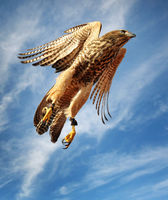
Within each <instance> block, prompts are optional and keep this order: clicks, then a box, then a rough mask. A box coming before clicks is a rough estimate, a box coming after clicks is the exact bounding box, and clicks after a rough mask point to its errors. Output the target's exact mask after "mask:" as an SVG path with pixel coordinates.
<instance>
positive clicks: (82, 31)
mask: <svg viewBox="0 0 168 200" xmlns="http://www.w3.org/2000/svg"><path fill="white" fill-rule="evenodd" d="M100 30H101V23H100V22H91V23H87V24H82V25H79V26H75V27H73V28H70V29H68V30H66V31H65V33H67V34H66V35H63V36H62V37H60V38H58V39H56V40H54V41H51V42H49V43H46V44H43V45H41V46H37V47H35V48H32V49H28V50H27V52H25V53H20V54H19V56H18V58H20V59H22V61H21V63H32V62H33V65H34V66H37V65H40V66H47V65H52V67H53V68H55V69H56V72H60V71H63V70H65V69H67V68H69V67H70V66H71V64H72V62H73V61H74V59H75V58H76V56H77V55H78V54H79V52H80V51H81V49H82V48H83V47H84V45H85V44H86V43H87V41H91V40H93V39H96V38H98V36H99V33H100Z"/></svg>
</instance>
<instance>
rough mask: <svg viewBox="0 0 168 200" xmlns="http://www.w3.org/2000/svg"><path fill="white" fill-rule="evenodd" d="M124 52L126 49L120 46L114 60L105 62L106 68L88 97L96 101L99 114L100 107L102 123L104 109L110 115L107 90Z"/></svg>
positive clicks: (104, 118) (104, 114)
mask: <svg viewBox="0 0 168 200" xmlns="http://www.w3.org/2000/svg"><path fill="white" fill-rule="evenodd" d="M125 53H126V49H125V48H121V49H120V51H119V53H118V55H117V56H116V58H115V59H114V61H113V62H112V63H108V64H107V67H106V69H105V70H104V71H103V73H102V75H101V76H100V78H99V79H98V81H97V83H96V85H95V87H94V89H93V91H92V93H91V96H90V98H93V104H94V103H95V102H96V110H97V114H98V115H99V114H100V109H101V119H102V122H103V123H105V120H106V121H107V120H108V119H107V117H106V113H105V111H107V113H108V115H109V116H110V117H111V115H110V112H109V105H108V98H109V91H110V87H111V83H112V79H113V77H114V75H115V72H116V70H117V68H118V66H119V64H120V63H121V61H122V59H123V58H124V56H125Z"/></svg>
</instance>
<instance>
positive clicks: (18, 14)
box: [0, 0, 168, 200]
mask: <svg viewBox="0 0 168 200" xmlns="http://www.w3.org/2000/svg"><path fill="white" fill-rule="evenodd" d="M167 10H168V2H167V1H164V0H160V1H157V0H148V1H144V0H127V1H125V0H98V1H96V0H85V1H77V0H69V1H65V0H61V1H50V0H48V1H40V0H36V1H32V0H25V1H21V0H20V1H16V0H8V1H6V0H1V1H0V27H1V31H0V53H1V59H0V199H2V200H9V199H13V200H37V199H40V200H46V199H50V200H76V199H81V200H86V199H93V200H99V199H103V200H121V199H124V200H142V199H143V200H167V198H168V156H167V155H168V123H167V122H168V92H167V89H168V78H167V77H168V46H167V44H168V34H167V33H168V24H167V21H168V12H167ZM91 21H101V22H102V24H103V28H102V32H101V35H103V34H104V33H106V32H108V31H111V30H115V29H123V28H124V29H127V30H129V31H131V32H133V33H135V34H136V35H137V37H136V38H134V39H132V40H131V41H129V42H128V44H126V45H125V47H126V48H127V54H126V56H125V58H124V59H123V62H122V63H121V65H120V67H119V68H118V70H117V73H116V75H115V77H114V79H113V84H112V87H111V92H110V99H109V102H110V110H111V114H112V116H113V117H112V119H110V120H109V122H108V123H107V124H106V125H103V124H102V123H101V119H100V118H99V117H98V116H97V114H96V110H95V107H94V106H93V105H92V102H90V101H88V102H87V104H86V105H85V106H84V107H83V108H82V110H81V111H80V113H79V114H78V115H77V117H76V119H77V121H78V124H79V126H78V127H77V135H76V137H75V139H74V141H73V143H72V145H71V146H70V148H69V149H68V150H63V149H62V144H61V140H62V139H63V137H64V136H65V135H66V134H67V133H68V132H69V131H70V129H71V127H70V123H69V121H67V123H66V126H65V127H64V129H63V131H62V135H61V137H60V139H59V140H58V142H57V143H56V144H52V143H51V142H50V137H49V135H48V133H46V134H45V135H43V136H39V135H38V134H36V132H35V129H34V126H33V115H34V112H35V110H36V107H37V105H38V104H39V102H40V100H41V99H42V97H43V96H44V94H45V93H46V92H47V90H49V88H50V87H51V86H52V85H53V83H54V82H55V78H56V76H57V75H56V74H55V73H54V70H53V69H51V68H50V67H48V68H40V67H33V66H32V65H22V64H20V63H19V60H18V59H17V53H18V52H20V51H21V50H25V49H27V48H31V47H34V46H37V45H40V44H43V43H45V42H49V41H51V40H54V39H56V38H57V37H59V36H61V35H62V34H63V31H64V30H66V29H68V28H70V27H72V26H74V25H78V24H82V23H86V22H91Z"/></svg>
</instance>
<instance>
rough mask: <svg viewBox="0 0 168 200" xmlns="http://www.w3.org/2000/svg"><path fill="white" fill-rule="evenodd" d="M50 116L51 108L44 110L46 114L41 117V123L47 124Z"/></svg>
mask: <svg viewBox="0 0 168 200" xmlns="http://www.w3.org/2000/svg"><path fill="white" fill-rule="evenodd" d="M51 114H52V108H46V113H45V115H44V117H43V119H42V120H43V122H45V121H46V122H47V123H48V122H49V120H50V117H51Z"/></svg>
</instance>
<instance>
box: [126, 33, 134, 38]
mask: <svg viewBox="0 0 168 200" xmlns="http://www.w3.org/2000/svg"><path fill="white" fill-rule="evenodd" d="M126 35H127V36H128V37H129V38H134V37H136V35H135V34H134V33H131V32H126Z"/></svg>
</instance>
